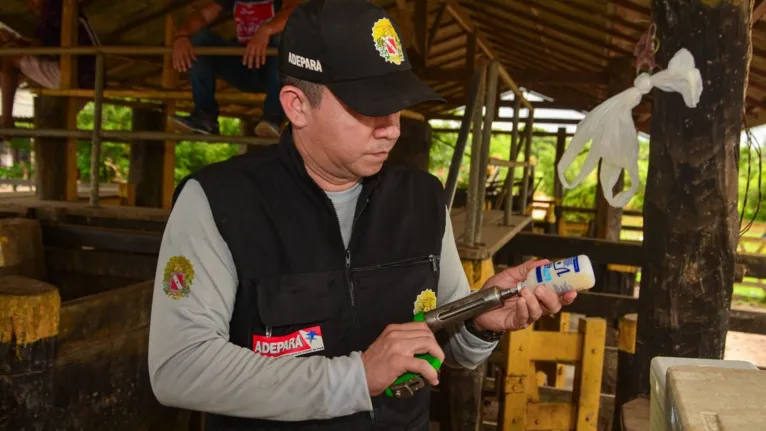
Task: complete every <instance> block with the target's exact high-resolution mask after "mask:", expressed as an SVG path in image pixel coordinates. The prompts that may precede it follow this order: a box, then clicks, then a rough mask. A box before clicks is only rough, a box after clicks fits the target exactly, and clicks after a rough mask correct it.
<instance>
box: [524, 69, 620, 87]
mask: <svg viewBox="0 0 766 431" xmlns="http://www.w3.org/2000/svg"><path fill="white" fill-rule="evenodd" d="M514 75H515V76H516V79H517V80H518V81H519V82H529V83H542V84H572V85H575V84H578V85H584V84H595V85H606V83H607V75H606V74H604V73H603V72H590V71H583V70H547V71H546V70H536V71H534V72H531V71H530V72H526V73H516V74H514Z"/></svg>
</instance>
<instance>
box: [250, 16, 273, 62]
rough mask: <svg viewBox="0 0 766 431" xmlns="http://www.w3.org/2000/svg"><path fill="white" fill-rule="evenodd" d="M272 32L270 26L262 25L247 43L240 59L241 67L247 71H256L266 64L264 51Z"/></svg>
mask: <svg viewBox="0 0 766 431" xmlns="http://www.w3.org/2000/svg"><path fill="white" fill-rule="evenodd" d="M272 34H273V31H272V30H271V26H270V25H268V24H264V25H262V26H261V28H259V29H258V31H256V32H255V34H254V35H253V37H251V38H250V40H249V41H248V42H247V47H246V48H245V55H244V56H243V57H242V65H243V66H247V68H248V69H252V68H253V64H255V68H256V69H258V68H260V67H261V65H262V64H266V49H267V48H268V47H269V39H270V38H271V35H272Z"/></svg>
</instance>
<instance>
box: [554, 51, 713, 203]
mask: <svg viewBox="0 0 766 431" xmlns="http://www.w3.org/2000/svg"><path fill="white" fill-rule="evenodd" d="M653 87H657V88H659V89H661V90H663V91H667V92H670V91H675V92H677V93H681V96H683V99H684V103H685V104H686V106H688V107H689V108H694V107H696V106H697V103H699V99H700V94H701V93H702V77H701V76H700V71H699V69H697V68H696V67H695V66H694V57H692V55H691V53H690V52H689V51H688V50H686V49H685V48H682V49H680V50H679V51H678V52H676V54H675V55H674V56H673V58H672V59H671V60H670V63H669V64H668V68H667V69H665V70H663V71H660V72H657V73H655V74H654V75H649V74H647V73H642V74H640V75H638V77H637V78H636V79H635V81H634V82H633V87H631V88H628V89H627V90H625V91H623V92H622V93H620V94H617V95H615V96H613V97H611V98H609V99H607V100H606V101H604V102H603V103H602V104H600V105H599V106H597V107H596V108H595V109H594V110H592V111H591V112H589V113H588V115H586V116H585V118H583V120H582V121H580V123H579V124H578V125H577V131H576V132H575V135H574V137H572V141H571V143H570V144H569V147H567V149H566V151H564V154H563V155H562V156H561V160H560V161H559V163H558V172H559V180H560V181H561V184H562V185H563V186H564V187H565V188H567V189H571V188H574V187H575V186H577V184H579V183H580V182H581V181H582V180H583V179H585V178H586V177H587V176H588V175H589V174H590V173H591V172H592V171H593V169H594V168H595V167H596V165H597V164H598V162H599V160H601V174H600V176H599V178H600V180H601V187H602V189H603V191H604V197H605V198H606V201H607V202H608V203H609V205H611V206H613V207H618V208H621V207H623V206H625V205H626V204H627V203H628V202H629V201H630V199H631V198H632V197H633V195H634V194H635V193H636V189H637V188H638V184H639V181H638V132H637V131H636V126H635V125H634V124H633V115H632V111H633V108H635V107H636V106H637V105H638V104H639V103H640V102H641V98H642V97H643V95H644V94H647V93H649V92H650V91H651V90H652V88H653ZM588 141H591V142H592V143H591V147H590V151H589V152H588V155H587V157H586V159H585V163H584V164H583V166H582V169H581V170H580V173H579V174H578V175H577V177H576V178H575V179H574V180H573V181H572V182H571V183H570V182H569V181H567V179H566V177H565V175H564V172H566V170H567V168H569V166H570V165H571V164H572V162H573V161H574V159H575V158H576V157H577V155H578V154H579V153H580V151H582V149H583V148H584V147H585V144H586V143H588ZM623 169H625V170H626V171H627V172H628V175H630V188H628V189H627V190H622V191H620V192H619V193H617V195H614V193H613V190H614V185H615V184H616V183H617V180H618V179H619V177H620V173H621V172H622V170H623Z"/></svg>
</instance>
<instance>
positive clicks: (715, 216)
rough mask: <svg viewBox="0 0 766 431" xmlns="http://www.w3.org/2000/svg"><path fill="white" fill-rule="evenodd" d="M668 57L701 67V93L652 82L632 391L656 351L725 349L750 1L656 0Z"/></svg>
mask: <svg viewBox="0 0 766 431" xmlns="http://www.w3.org/2000/svg"><path fill="white" fill-rule="evenodd" d="M653 17H654V20H655V22H656V24H657V37H658V38H659V43H660V50H659V52H658V53H657V57H656V60H657V64H658V65H660V66H661V67H663V68H666V67H667V64H668V62H669V61H670V59H671V58H672V56H673V55H674V54H675V53H676V51H678V50H679V49H680V48H686V49H688V50H689V51H690V52H691V54H692V55H693V56H694V59H695V63H696V66H697V68H699V70H700V72H701V74H702V80H703V86H704V89H703V91H702V95H701V99H700V102H699V104H698V106H697V107H696V108H688V107H686V105H685V104H684V102H683V100H682V97H681V95H680V94H678V93H666V92H664V91H661V90H658V89H655V90H654V92H653V104H654V106H653V108H654V110H653V113H652V129H651V132H652V133H651V136H652V137H651V147H650V159H649V174H648V177H647V185H646V198H645V203H644V232H645V234H644V266H643V274H642V277H641V294H640V300H639V313H638V340H637V346H636V348H637V351H636V358H635V359H636V362H635V363H636V369H635V372H634V373H633V376H634V381H633V384H634V387H633V395H638V394H646V393H647V392H648V385H649V366H650V361H651V359H652V358H653V357H655V356H659V355H662V356H680V357H694V358H714V359H720V358H722V357H723V352H724V343H725V340H726V333H727V330H728V324H727V322H728V315H729V307H730V304H731V294H732V285H733V282H734V261H735V253H736V247H737V233H738V223H737V172H738V167H737V157H738V151H739V136H740V130H741V129H740V125H741V119H742V104H743V99H744V88H745V76H746V72H747V70H746V69H747V57H748V50H749V33H750V2H749V1H737V2H734V1H703V0H694V1H683V2H677V1H668V0H654V1H653Z"/></svg>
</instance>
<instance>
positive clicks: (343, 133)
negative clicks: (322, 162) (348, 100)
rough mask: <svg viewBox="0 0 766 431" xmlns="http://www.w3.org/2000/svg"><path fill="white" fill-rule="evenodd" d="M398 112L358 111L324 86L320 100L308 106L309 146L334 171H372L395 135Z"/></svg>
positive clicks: (365, 174)
mask: <svg viewBox="0 0 766 431" xmlns="http://www.w3.org/2000/svg"><path fill="white" fill-rule="evenodd" d="M399 115H400V114H399V113H396V114H392V115H388V116H385V117H368V116H365V115H362V114H360V113H358V112H356V111H354V110H352V109H351V108H350V107H348V106H347V105H345V104H344V103H343V102H341V101H340V99H338V98H337V97H335V95H334V94H333V93H332V92H331V91H330V90H329V89H327V88H324V95H323V96H322V101H321V103H320V104H319V106H317V107H312V109H311V114H310V115H309V119H308V122H309V123H308V124H307V126H309V127H308V130H310V135H309V136H310V139H311V141H312V147H314V148H316V149H318V150H320V151H321V152H322V153H323V154H324V155H325V156H326V158H327V162H328V163H329V164H331V165H334V166H335V168H336V169H337V170H338V171H345V172H346V173H350V174H353V175H354V176H356V177H368V176H371V175H374V174H376V173H377V172H378V171H380V169H381V167H382V166H383V162H384V161H385V160H386V158H388V155H389V153H390V152H391V150H392V149H393V148H394V144H396V140H397V139H399V134H400V129H399Z"/></svg>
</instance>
